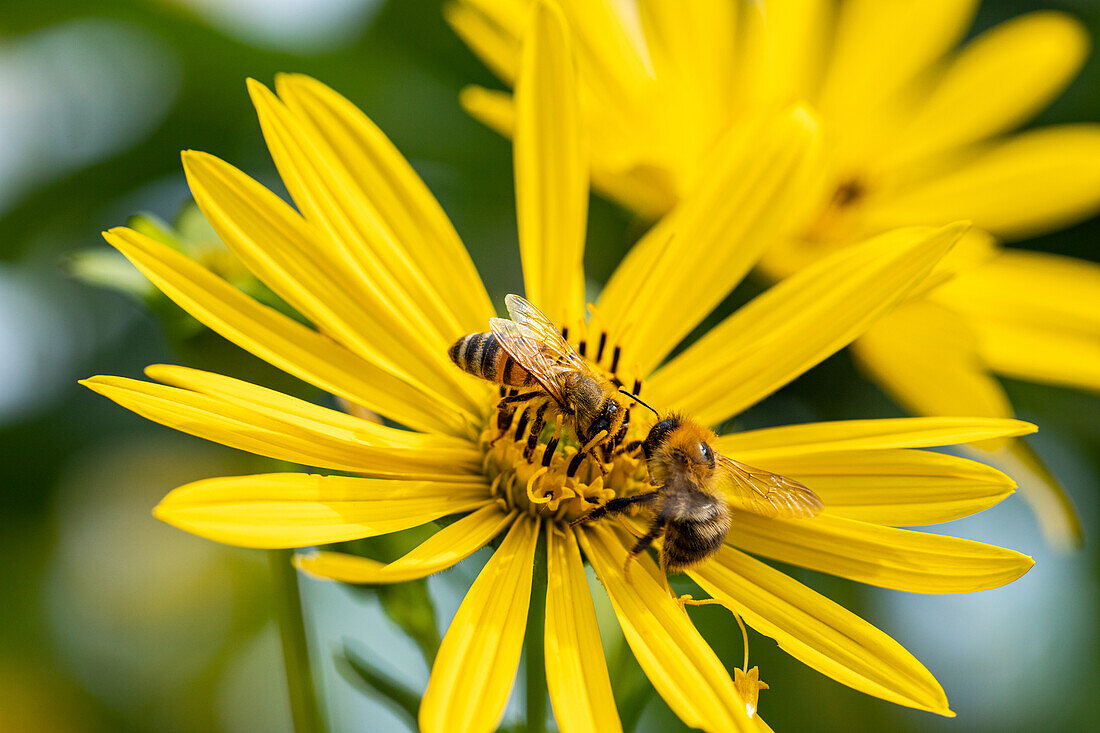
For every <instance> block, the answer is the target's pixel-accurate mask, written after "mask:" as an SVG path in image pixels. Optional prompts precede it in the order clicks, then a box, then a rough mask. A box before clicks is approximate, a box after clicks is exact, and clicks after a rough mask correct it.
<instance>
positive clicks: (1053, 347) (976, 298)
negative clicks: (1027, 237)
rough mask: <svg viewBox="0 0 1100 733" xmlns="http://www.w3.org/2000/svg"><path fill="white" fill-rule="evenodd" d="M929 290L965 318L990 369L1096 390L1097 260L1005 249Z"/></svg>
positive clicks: (1099, 342)
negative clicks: (977, 265) (981, 263)
mask: <svg viewBox="0 0 1100 733" xmlns="http://www.w3.org/2000/svg"><path fill="white" fill-rule="evenodd" d="M932 297H933V298H935V299H936V300H937V302H942V303H944V304H945V305H947V306H948V307H950V308H953V309H955V310H957V311H959V312H960V313H963V314H964V315H965V316H966V317H967V318H968V319H969V322H970V326H971V328H972V329H973V330H974V332H975V334H976V335H977V340H978V349H979V351H980V353H981V356H982V358H983V359H984V360H985V361H986V362H987V363H988V364H989V365H990V367H991V368H993V369H994V370H995V371H997V372H999V373H1002V374H1006V375H1008V376H1012V377H1017V378H1021V379H1026V380H1030V381H1038V382H1048V383H1054V384H1066V385H1069V386H1073V387H1081V388H1084V389H1091V390H1100V265H1097V264H1096V263H1093V262H1087V261H1084V260H1078V259H1073V258H1071V257H1062V256H1059V255H1052V254H1047V253H1044V252H1024V251H1019V250H1005V251H1002V252H1001V253H1000V254H999V255H998V256H997V257H995V258H994V259H992V260H989V261H988V262H986V263H985V264H984V265H983V266H981V267H976V268H973V269H971V270H969V271H967V272H964V273H960V274H959V276H957V277H956V278H955V279H954V280H952V281H951V282H949V283H947V284H946V285H944V286H942V287H940V288H937V289H936V290H935V292H934V293H933V294H932Z"/></svg>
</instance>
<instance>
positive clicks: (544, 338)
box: [504, 295, 592, 374]
mask: <svg viewBox="0 0 1100 733" xmlns="http://www.w3.org/2000/svg"><path fill="white" fill-rule="evenodd" d="M504 304H505V305H507V306H508V315H510V316H511V317H512V320H513V321H514V322H515V323H516V325H518V326H519V328H520V331H521V332H522V333H523V334H524V335H525V336H527V337H528V338H530V339H532V340H534V341H538V342H539V343H541V344H542V346H543V348H545V349H546V350H547V351H549V352H550V353H551V354H552V355H553V361H555V362H556V363H557V365H558V367H559V368H565V369H574V370H576V371H579V372H584V373H585V374H591V373H592V368H591V367H589V366H588V362H586V361H585V360H584V359H582V358H581V356H580V354H578V353H577V352H576V351H574V350H573V347H572V346H570V345H569V342H568V341H566V340H565V339H564V338H562V336H561V332H559V331H558V328H557V326H555V325H554V324H553V323H552V322H551V321H550V319H549V318H547V317H546V316H545V315H543V313H542V311H540V310H539V309H538V308H536V307H535V306H533V305H531V304H530V303H529V302H528V301H527V300H525V299H524V298H521V297H520V296H518V295H508V296H506V297H505V298H504Z"/></svg>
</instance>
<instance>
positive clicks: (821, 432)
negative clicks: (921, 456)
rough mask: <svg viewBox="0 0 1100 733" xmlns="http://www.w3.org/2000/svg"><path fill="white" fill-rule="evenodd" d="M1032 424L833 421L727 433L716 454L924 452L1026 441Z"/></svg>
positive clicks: (748, 457)
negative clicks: (1019, 437) (1008, 439)
mask: <svg viewBox="0 0 1100 733" xmlns="http://www.w3.org/2000/svg"><path fill="white" fill-rule="evenodd" d="M1036 429H1037V428H1036V427H1035V426H1034V425H1032V424H1031V423H1027V422H1024V421H1022V420H1006V419H999V418H981V417H903V418H893V419H884V420H836V421H834V422H818V423H804V424H802V425H786V426H783V427H779V428H765V429H763V430H746V431H745V432H743V433H731V434H729V435H723V436H722V437H720V438H719V439H718V442H717V443H716V445H715V447H716V448H717V449H718V450H719V452H721V453H724V454H726V455H728V456H733V457H735V458H737V460H739V461H741V460H743V461H745V462H747V463H753V464H755V463H759V462H761V461H766V460H770V459H773V458H780V459H782V458H785V457H790V456H800V455H807V454H816V453H828V452H831V451H856V450H872V449H883V448H927V447H930V446H936V445H956V444H959V443H972V442H974V441H978V440H990V439H992V438H1002V437H1011V436H1017V435H1028V434H1030V433H1034V432H1035V431H1036Z"/></svg>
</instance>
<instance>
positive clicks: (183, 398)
mask: <svg viewBox="0 0 1100 733" xmlns="http://www.w3.org/2000/svg"><path fill="white" fill-rule="evenodd" d="M81 384H83V385H84V386H86V387H88V388H89V389H91V390H93V391H95V392H98V393H99V394H102V395H104V396H105V397H107V398H109V399H111V400H114V401H115V402H117V403H118V404H120V405H122V406H123V407H125V408H126V409H128V410H132V411H134V412H136V413H137V414H139V415H141V416H142V417H144V418H147V419H149V420H152V421H154V422H158V423H160V424H161V425H167V426H168V427H170V428H174V429H176V430H180V431H182V432H185V433H187V434H189V435H195V436H197V437H200V438H204V439H206V440H212V441H214V442H217V443H221V444H222V445H226V446H229V447H230V448H237V449H239V450H245V451H249V452H250V453H255V454H257V455H261V456H266V457H268V458H274V459H276V460H280V461H288V462H290V463H300V464H304V465H307V466H315V467H317V468H329V469H335V470H338V471H352V472H354V473H362V474H366V475H370V476H379V477H400V478H440V477H445V478H454V479H455V480H461V479H459V477H460V476H461V475H462V474H465V475H466V476H467V477H468V478H467V479H466V480H469V478H472V477H473V476H475V475H477V474H479V473H480V464H481V460H480V458H479V455H480V454H479V452H478V451H477V449H476V448H475V447H474V446H473V445H471V444H469V443H465V444H462V443H461V442H457V441H456V443H455V444H448V443H447V442H436V441H435V440H433V438H432V437H431V436H423V437H424V438H426V440H425V441H423V442H422V443H421V444H420V445H414V444H407V445H398V444H395V443H393V442H389V441H386V440H385V439H382V440H379V439H378V433H379V431H377V430H374V429H358V428H355V429H349V428H348V427H337V426H334V425H331V424H329V425H326V424H324V423H317V422H311V421H305V420H301V419H295V418H294V417H293V416H290V415H282V414H279V413H278V412H276V411H265V410H259V409H254V408H253V407H251V406H250V405H248V404H247V403H246V402H245V401H243V400H231V399H226V398H224V397H221V396H214V395H204V394H200V393H198V392H191V391H188V390H186V389H177V388H175V387H166V386H163V385H159V384H152V383H150V382H141V381H138V380H135V379H126V378H124V377H107V376H99V377H92V378H91V379H85V380H83V381H82V382H81ZM242 384H243V383H242ZM248 386H250V387H251V386H252V385H248ZM257 389H259V388H257ZM287 399H291V398H287ZM361 422H363V421H361ZM375 427H376V428H381V426H375ZM382 430H383V431H385V430H387V429H386V428H382ZM390 432H393V433H396V432H399V431H394V430H391V431H390Z"/></svg>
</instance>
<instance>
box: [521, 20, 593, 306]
mask: <svg viewBox="0 0 1100 733" xmlns="http://www.w3.org/2000/svg"><path fill="white" fill-rule="evenodd" d="M580 124H581V123H580V111H579V109H578V106H577V83H576V76H575V72H574V70H573V60H572V55H571V50H570V44H569V38H568V36H567V34H566V29H565V20H564V19H563V18H562V17H561V12H560V11H559V10H558V9H557V7H556V6H553V5H550V4H549V3H545V2H536V3H535V5H534V10H533V11H532V16H531V25H530V27H529V29H528V33H527V37H526V40H525V42H524V47H523V62H522V66H521V68H520V74H519V78H518V80H517V82H516V130H515V144H514V146H513V150H514V156H515V178H516V218H517V223H518V224H519V249H520V256H521V258H522V259H523V282H524V287H525V288H526V293H527V299H528V300H530V301H531V302H532V303H534V304H535V305H536V306H538V307H539V308H540V309H542V310H543V311H544V312H545V313H546V315H547V316H548V317H549V318H550V319H551V320H552V321H553V322H554V323H560V324H565V325H572V324H576V323H577V322H578V320H579V319H580V318H581V317H582V316H583V314H584V270H583V259H584V236H585V226H586V223H587V218H588V163H587V158H586V154H585V151H584V147H583V143H582V139H581V130H580Z"/></svg>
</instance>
